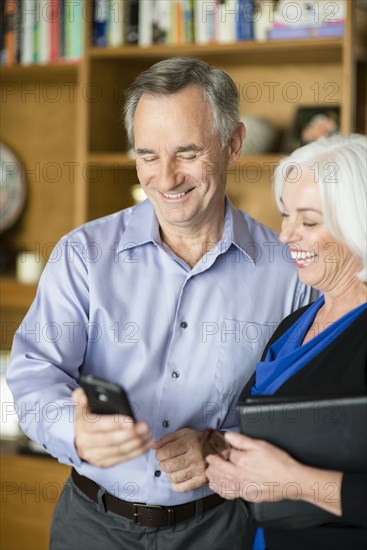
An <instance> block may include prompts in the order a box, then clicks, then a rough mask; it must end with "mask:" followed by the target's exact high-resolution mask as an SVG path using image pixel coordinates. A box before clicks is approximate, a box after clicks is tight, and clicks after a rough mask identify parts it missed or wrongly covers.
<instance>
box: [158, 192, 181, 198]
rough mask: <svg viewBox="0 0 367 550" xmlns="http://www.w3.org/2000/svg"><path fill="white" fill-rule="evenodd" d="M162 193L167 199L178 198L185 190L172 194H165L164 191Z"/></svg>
mask: <svg viewBox="0 0 367 550" xmlns="http://www.w3.org/2000/svg"><path fill="white" fill-rule="evenodd" d="M163 195H164V196H165V197H167V198H168V199H179V198H180V197H183V196H184V195H186V191H184V192H183V193H175V194H174V195H167V194H166V193H163Z"/></svg>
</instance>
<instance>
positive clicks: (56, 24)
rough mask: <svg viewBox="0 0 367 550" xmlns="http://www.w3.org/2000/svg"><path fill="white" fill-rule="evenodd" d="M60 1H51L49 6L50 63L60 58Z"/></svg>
mask: <svg viewBox="0 0 367 550" xmlns="http://www.w3.org/2000/svg"><path fill="white" fill-rule="evenodd" d="M61 31H62V0H52V2H51V4H50V61H51V62H55V61H58V60H59V58H60V57H61Z"/></svg>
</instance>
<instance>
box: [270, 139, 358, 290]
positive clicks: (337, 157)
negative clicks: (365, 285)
mask: <svg viewBox="0 0 367 550" xmlns="http://www.w3.org/2000/svg"><path fill="white" fill-rule="evenodd" d="M305 170H307V171H308V172H311V173H312V174H313V175H314V177H315V181H316V182H317V183H318V184H319V187H320V194H321V205H322V211H323V217H324V224H325V226H326V227H327V229H328V230H329V231H330V233H331V234H332V235H333V236H334V237H335V238H336V239H338V240H339V241H341V242H343V243H344V244H345V245H346V246H347V247H348V248H349V250H350V251H351V252H352V253H353V254H354V255H355V256H357V258H358V259H359V260H360V262H361V265H362V270H361V271H360V272H359V273H358V278H359V279H360V280H362V281H364V282H365V281H366V280H367V137H366V136H362V135H359V134H349V135H334V136H331V137H328V138H321V139H319V140H317V141H314V142H312V143H310V144H308V145H305V146H303V147H300V148H299V149H296V151H294V152H293V153H292V154H291V155H290V156H289V157H287V158H285V159H283V160H282V161H281V162H280V163H279V165H278V167H277V169H276V171H275V174H274V194H275V200H276V202H277V206H278V208H279V210H282V204H281V201H280V198H281V196H282V194H283V188H284V184H285V182H286V181H287V180H288V181H290V182H291V181H297V179H299V178H301V177H302V172H303V171H305ZM291 173H292V175H291Z"/></svg>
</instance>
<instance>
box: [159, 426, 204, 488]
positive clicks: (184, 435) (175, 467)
mask: <svg viewBox="0 0 367 550" xmlns="http://www.w3.org/2000/svg"><path fill="white" fill-rule="evenodd" d="M153 448H154V449H156V450H157V452H156V458H157V460H159V467H160V469H161V470H162V471H163V472H165V473H166V474H167V477H168V479H169V480H170V481H171V482H172V489H173V490H174V491H177V492H178V493H185V492H187V491H192V490H193V489H197V488H198V487H201V485H204V484H205V483H206V478H205V468H206V463H205V460H204V456H203V452H202V433H201V432H197V431H196V430H192V429H191V428H183V429H182V430H178V431H177V432H172V433H170V434H168V435H165V436H164V437H162V438H161V439H160V440H159V441H156V442H155V443H154V444H153Z"/></svg>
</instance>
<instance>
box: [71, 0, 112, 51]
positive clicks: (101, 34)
mask: <svg viewBox="0 0 367 550" xmlns="http://www.w3.org/2000/svg"><path fill="white" fill-rule="evenodd" d="M108 15H109V1H108V0H95V4H94V13H93V39H92V42H93V45H94V46H98V47H103V46H107V45H108V42H107V22H108ZM68 23H69V22H68V20H67V19H66V25H68ZM67 32H69V31H66V33H65V36H67Z"/></svg>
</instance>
